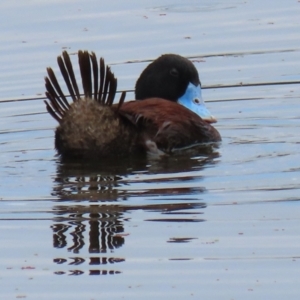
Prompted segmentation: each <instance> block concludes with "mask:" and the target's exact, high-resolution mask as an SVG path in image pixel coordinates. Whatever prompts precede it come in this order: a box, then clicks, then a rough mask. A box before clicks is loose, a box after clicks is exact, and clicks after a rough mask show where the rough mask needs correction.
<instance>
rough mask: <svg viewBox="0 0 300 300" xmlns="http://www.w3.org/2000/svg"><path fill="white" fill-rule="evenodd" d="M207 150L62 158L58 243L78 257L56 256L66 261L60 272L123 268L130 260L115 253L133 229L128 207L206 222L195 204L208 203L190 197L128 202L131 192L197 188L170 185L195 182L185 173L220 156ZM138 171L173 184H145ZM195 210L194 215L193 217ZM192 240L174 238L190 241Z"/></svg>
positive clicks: (97, 272)
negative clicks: (126, 223)
mask: <svg viewBox="0 0 300 300" xmlns="http://www.w3.org/2000/svg"><path fill="white" fill-rule="evenodd" d="M202 148H203V147H202ZM204 149H205V151H202V152H201V155H200V156H199V153H198V156H196V157H195V156H191V155H187V154H186V153H185V155H180V154H178V155H177V156H174V157H166V158H163V159H160V160H155V159H152V160H151V159H146V158H139V159H134V160H133V159H130V161H128V160H127V161H105V162H101V164H100V163H96V162H93V163H80V162H63V163H62V162H58V165H57V176H56V178H55V185H54V187H53V195H55V196H56V197H57V198H58V200H56V201H57V202H58V203H57V205H55V206H54V207H53V211H52V212H53V214H54V218H53V220H54V224H53V225H52V226H51V228H52V231H53V246H54V247H55V248H58V249H64V248H66V249H67V250H68V253H70V252H71V253H73V254H76V255H78V256H72V257H68V258H62V257H57V258H55V259H54V263H56V264H57V265H63V266H64V271H60V270H59V271H56V272H55V274H69V275H81V274H83V273H85V271H84V270H86V269H87V267H86V264H88V265H89V267H88V269H89V274H90V275H112V274H119V273H121V271H119V270H118V263H121V262H124V261H125V259H124V258H121V257H117V256H115V255H114V252H115V250H116V249H117V248H120V247H122V245H124V243H125V237H126V235H127V234H126V233H125V230H124V221H126V219H125V216H124V215H125V213H126V212H127V211H132V210H141V209H142V210H144V211H156V212H159V213H160V214H159V215H160V216H161V217H159V218H155V219H148V220H145V221H160V222H162V221H165V222H202V221H205V220H204V219H198V218H197V217H195V216H196V215H197V214H199V213H195V209H196V208H197V209H204V208H205V207H206V204H205V203H199V202H197V203H194V202H190V201H188V200H189V199H184V198H183V199H182V200H183V201H181V202H180V203H165V201H164V203H159V204H151V205H149V204H146V203H145V205H144V204H143V205H130V206H129V205H124V203H125V204H126V202H127V201H126V200H127V199H128V198H129V197H134V196H137V195H138V196H139V197H140V196H143V197H144V196H146V197H149V196H153V195H171V196H172V195H176V196H178V195H191V194H193V193H195V187H194V188H191V187H185V186H184V187H176V186H175V187H174V184H172V185H171V184H170V187H168V182H169V181H174V180H178V181H180V182H181V183H182V182H185V181H186V182H190V181H192V180H193V179H194V178H193V177H192V176H188V177H187V176H184V177H182V178H181V173H182V172H188V171H191V170H201V169H202V168H204V167H205V166H207V165H208V164H213V163H215V161H214V159H215V158H216V157H218V156H219V154H218V153H217V152H216V151H215V150H214V149H213V148H212V147H205V148H204ZM202 150H203V149H202ZM171 173H173V174H171ZM137 174H144V175H145V174H146V175H149V176H150V175H151V179H150V180H149V179H148V180H147V183H149V182H151V183H156V182H164V183H165V184H167V188H164V189H157V188H156V187H155V188H145V182H144V185H143V179H140V180H139V179H136V175H137ZM154 174H156V175H154ZM162 174H170V178H168V177H167V178H164V177H163V176H160V175H162ZM171 175H172V177H171ZM174 176H175V177H174ZM133 179H134V180H133ZM137 185H139V187H138V188H136V186H137ZM130 186H134V189H128V187H130ZM141 186H143V187H141ZM155 186H156V185H155ZM204 190H205V188H204V187H197V191H196V192H197V194H199V193H201V192H203V191H204ZM124 201H126V202H124ZM183 211H184V212H183ZM189 211H191V212H189ZM191 213H192V214H193V216H192V219H191V218H189V217H188V215H189V214H191ZM200 214H201V213H200ZM183 215H185V216H186V217H184V216H183ZM191 239H192V238H185V239H182V240H172V241H169V242H188V241H189V240H191ZM83 251H88V253H89V254H90V257H89V259H88V260H87V259H85V258H83V257H80V256H79V254H80V253H82V252H83ZM85 257H86V254H85ZM66 265H68V266H72V267H71V268H70V269H69V270H68V271H67V272H66V271H65V269H66ZM74 266H76V268H74ZM79 266H81V268H80V267H79Z"/></svg>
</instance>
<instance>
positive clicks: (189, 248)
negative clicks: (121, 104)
mask: <svg viewBox="0 0 300 300" xmlns="http://www.w3.org/2000/svg"><path fill="white" fill-rule="evenodd" d="M1 6H2V8H1V12H0V16H1V20H2V24H3V25H2V26H3V30H2V31H1V33H0V36H1V39H0V49H1V56H0V65H1V72H0V92H1V93H0V147H1V156H0V240H1V244H0V295H1V299H2V298H3V299H20V298H24V299H87V300H91V299H162V298H166V299H186V298H193V299H228V300H233V299H234V300H237V299H242V300H245V299H299V297H300V267H299V264H300V260H299V257H300V252H299V251H300V239H299V235H300V210H299V209H300V207H299V203H300V202H299V200H300V198H299V195H300V150H299V149H300V136H299V130H300V105H299V98H300V35H299V32H300V21H299V20H300V19H299V15H300V2H299V1H295V0H287V1H279V0H277V1H271V0H269V1H258V0H252V1H250V0H249V1H238V0H231V1H225V0H224V1H221V0H220V1H208V0H207V1H192V0H185V1H176V0H163V1H161V0H160V1H155V0H152V1H136V0H135V1H133V0H131V1H130V0H129V1H116V0H112V1H109V3H108V2H107V3H104V2H103V3H102V2H99V1H95V0H89V1H85V2H83V1H66V0H65V1H54V0H53V1H50V0H47V1H46V0H45V1H42V2H41V1H24V2H22V3H20V1H2V4H1ZM4 24H5V26H4ZM65 49H66V50H67V51H68V52H69V53H70V54H76V52H77V51H78V50H79V49H87V50H93V51H95V52H96V54H97V55H98V57H99V56H103V57H105V59H106V61H107V63H109V64H110V65H111V66H112V69H113V71H114V73H115V75H116V76H117V77H118V83H119V87H118V90H120V91H121V90H127V91H129V93H128V94H127V99H131V98H132V97H133V94H132V90H133V88H134V84H135V80H136V79H137V78H138V76H139V74H140V72H141V71H142V70H143V68H144V67H145V66H146V65H147V64H148V63H149V62H150V61H151V60H153V59H155V58H156V57H157V56H159V55H160V54H162V53H178V54H181V55H183V56H185V57H188V58H190V59H191V60H192V61H193V62H194V63H195V65H196V67H197V69H198V70H199V73H200V77H201V81H202V85H203V87H204V91H203V96H204V98H205V99H206V102H207V106H208V107H209V109H210V110H211V111H212V112H213V114H214V115H215V116H216V117H217V118H218V123H217V124H216V127H217V129H218V130H219V132H220V133H221V135H222V138H223V142H222V143H221V145H220V146H219V148H214V149H213V148H208V149H207V148H205V149H199V152H197V153H195V152H193V153H183V154H180V155H177V156H173V157H169V158H164V159H161V160H153V159H150V158H149V159H145V160H142V159H140V160H137V159H128V160H126V161H124V162H122V163H120V162H113V161H107V162H99V163H97V164H94V165H89V164H80V163H77V164H76V163H73V164H71V163H69V164H67V163H65V164H62V163H61V162H60V160H59V158H58V157H57V156H56V153H55V150H54V149H53V148H54V146H53V141H54V129H55V127H56V125H57V124H56V123H55V121H54V120H53V119H52V118H51V116H50V115H48V114H47V113H46V110H45V106H44V103H43V100H44V83H43V77H44V76H45V75H46V71H45V68H46V67H47V66H53V67H55V69H56V70H57V69H58V68H57V67H56V57H57V56H58V55H59V54H60V53H61V51H63V50H65ZM72 59H73V61H74V63H75V62H76V56H72ZM78 78H79V76H78ZM91 275H94V276H91Z"/></svg>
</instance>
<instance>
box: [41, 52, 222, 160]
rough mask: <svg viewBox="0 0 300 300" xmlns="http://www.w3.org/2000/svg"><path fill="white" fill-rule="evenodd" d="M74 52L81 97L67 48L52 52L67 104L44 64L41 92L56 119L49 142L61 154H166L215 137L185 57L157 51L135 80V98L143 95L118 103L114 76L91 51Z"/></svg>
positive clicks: (197, 82) (192, 69)
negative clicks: (52, 140)
mask: <svg viewBox="0 0 300 300" xmlns="http://www.w3.org/2000/svg"><path fill="white" fill-rule="evenodd" d="M78 57H79V66H80V72H81V77H82V85H83V89H84V97H81V96H80V94H79V89H78V86H77V83H76V79H75V76H74V72H73V68H72V64H71V61H70V58H69V56H68V54H67V52H63V55H62V57H58V64H59V66H60V69H61V72H62V75H63V77H64V80H65V82H66V85H67V87H68V90H69V93H70V95H71V97H72V99H73V102H74V103H72V104H71V105H70V104H69V103H68V101H67V99H66V97H65V95H64V94H63V92H62V91H61V88H60V86H59V84H58V82H57V80H56V77H55V75H54V73H53V71H52V69H51V68H48V69H47V71H48V78H46V89H47V92H46V95H47V97H48V99H49V100H50V103H47V102H46V105H47V110H48V112H49V113H50V114H51V115H52V116H53V117H54V118H55V119H56V120H57V121H58V122H59V126H58V127H57V129H56V133H55V147H56V149H57V150H58V153H59V154H61V155H62V157H82V158H93V157H94V158H99V157H107V156H113V157H114V156H123V155H128V154H130V153H139V152H142V153H146V152H148V153H153V154H165V153H167V154H169V153H172V152H173V151H174V150H175V149H178V148H183V147H188V146H191V145H194V144H199V143H207V142H218V141H220V140H221V137H220V134H219V133H218V131H217V130H216V129H215V128H214V127H212V126H211V125H210V124H209V123H211V122H214V121H215V120H214V118H213V117H212V116H211V115H210V113H209V112H208V110H207V109H206V108H205V106H204V103H203V100H202V98H201V89H200V80H199V75H198V72H197V70H196V68H195V66H194V65H193V64H192V63H191V62H190V61H189V60H187V59H185V58H183V57H181V56H179V55H174V54H167V55H162V56H161V57H159V58H158V59H157V60H155V61H154V62H153V63H151V64H150V65H149V66H148V67H147V68H146V69H145V70H144V71H143V72H142V74H141V76H140V78H139V79H138V80H137V83H136V98H137V99H139V100H143V101H130V102H125V103H124V99H125V93H123V94H122V96H121V98H120V101H119V104H117V105H112V103H113V100H114V96H115V93H116V87H117V80H116V79H115V77H114V75H113V74H112V73H111V71H110V69H109V68H108V67H106V68H105V65H104V60H103V59H100V68H99V67H98V64H97V59H96V56H95V54H94V53H92V54H89V53H88V52H82V51H79V53H78ZM99 70H100V71H99ZM99 72H100V73H99ZM98 77H100V78H99V82H98ZM164 99H167V100H164ZM168 100H169V101H168ZM176 102H178V103H180V104H182V105H179V104H178V103H176ZM184 106H186V107H184ZM191 110H193V111H194V112H193V111H191ZM197 114H198V115H197ZM199 115H200V116H201V117H202V118H201V117H199Z"/></svg>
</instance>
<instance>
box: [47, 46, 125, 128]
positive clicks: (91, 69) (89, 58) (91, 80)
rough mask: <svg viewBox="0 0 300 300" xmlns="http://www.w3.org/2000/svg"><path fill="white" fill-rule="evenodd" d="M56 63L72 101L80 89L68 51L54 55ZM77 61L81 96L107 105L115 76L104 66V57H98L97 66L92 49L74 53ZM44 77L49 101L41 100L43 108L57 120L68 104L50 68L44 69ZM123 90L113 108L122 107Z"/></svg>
mask: <svg viewBox="0 0 300 300" xmlns="http://www.w3.org/2000/svg"><path fill="white" fill-rule="evenodd" d="M57 62H58V65H59V68H60V71H61V74H62V76H63V78H64V81H65V84H66V86H67V88H68V91H69V93H70V96H71V98H72V100H73V101H77V100H79V99H80V92H79V89H78V85H77V81H76V78H75V74H74V71H73V66H72V62H71V59H70V56H69V54H68V53H67V52H66V51H64V52H63V53H62V55H61V56H59V57H58V58H57ZM78 62H79V67H80V74H81V80H82V86H83V91H84V96H85V97H87V98H92V97H93V99H94V100H95V101H97V102H98V103H99V104H102V105H107V106H111V105H112V104H113V102H114V98H115V95H116V91H117V79H116V78H115V76H114V74H113V73H112V72H111V70H110V68H109V67H108V66H105V63H104V59H103V58H100V62H99V67H98V63H97V57H96V55H95V53H94V52H92V53H91V54H90V53H88V52H87V51H79V52H78ZM47 73H48V77H46V78H45V87H46V96H47V98H48V99H49V102H47V101H45V103H46V108H47V111H48V112H49V113H50V115H51V116H52V117H53V118H54V119H55V120H57V121H58V122H59V123H60V122H61V120H62V118H63V117H64V115H65V113H66V112H67V111H68V110H69V108H70V104H69V102H68V100H67V97H66V96H65V94H64V93H63V91H62V89H61V87H60V85H59V83H58V81H57V78H56V76H55V74H54V72H53V70H52V69H51V68H47ZM125 95H126V93H125V92H123V93H122V94H121V97H120V100H119V104H118V107H117V110H119V108H120V107H121V106H122V104H123V102H124V100H125Z"/></svg>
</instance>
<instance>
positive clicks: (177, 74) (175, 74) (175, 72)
mask: <svg viewBox="0 0 300 300" xmlns="http://www.w3.org/2000/svg"><path fill="white" fill-rule="evenodd" d="M170 75H172V76H174V77H179V72H178V70H177V69H175V68H173V69H171V70H170Z"/></svg>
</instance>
